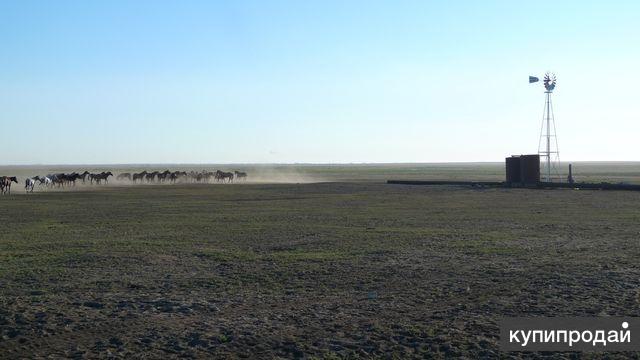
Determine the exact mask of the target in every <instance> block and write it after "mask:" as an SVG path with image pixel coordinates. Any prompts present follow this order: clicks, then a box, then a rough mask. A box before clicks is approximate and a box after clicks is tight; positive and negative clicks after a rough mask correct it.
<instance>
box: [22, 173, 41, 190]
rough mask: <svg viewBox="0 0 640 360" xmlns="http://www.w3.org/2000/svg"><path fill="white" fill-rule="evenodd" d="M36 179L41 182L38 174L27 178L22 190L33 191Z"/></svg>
mask: <svg viewBox="0 0 640 360" xmlns="http://www.w3.org/2000/svg"><path fill="white" fill-rule="evenodd" d="M36 181H37V182H40V183H42V182H41V181H40V177H39V176H36V177H34V178H27V179H26V180H25V181H24V190H25V192H33V188H34V187H35V186H36Z"/></svg>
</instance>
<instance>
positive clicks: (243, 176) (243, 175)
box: [234, 170, 247, 181]
mask: <svg viewBox="0 0 640 360" xmlns="http://www.w3.org/2000/svg"><path fill="white" fill-rule="evenodd" d="M234 174H236V179H242V180H244V181H247V173H246V172H242V171H237V170H236V171H234Z"/></svg>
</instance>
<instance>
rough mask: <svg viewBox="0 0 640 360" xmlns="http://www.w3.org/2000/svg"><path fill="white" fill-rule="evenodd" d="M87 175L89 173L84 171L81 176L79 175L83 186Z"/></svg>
mask: <svg viewBox="0 0 640 360" xmlns="http://www.w3.org/2000/svg"><path fill="white" fill-rule="evenodd" d="M89 175H91V173H90V172H88V171H86V170H85V171H84V172H83V173H82V174H80V178H81V179H82V183H83V184H84V183H85V181H86V180H87V176H89Z"/></svg>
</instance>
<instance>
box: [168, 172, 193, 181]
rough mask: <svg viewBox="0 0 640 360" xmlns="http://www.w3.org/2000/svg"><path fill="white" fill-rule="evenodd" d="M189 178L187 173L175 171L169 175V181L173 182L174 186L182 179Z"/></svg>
mask: <svg viewBox="0 0 640 360" xmlns="http://www.w3.org/2000/svg"><path fill="white" fill-rule="evenodd" d="M187 176H189V175H188V174H187V173H186V172H185V171H174V172H172V173H171V174H170V175H169V181H171V183H172V184H175V183H176V181H178V180H179V179H180V178H182V177H187Z"/></svg>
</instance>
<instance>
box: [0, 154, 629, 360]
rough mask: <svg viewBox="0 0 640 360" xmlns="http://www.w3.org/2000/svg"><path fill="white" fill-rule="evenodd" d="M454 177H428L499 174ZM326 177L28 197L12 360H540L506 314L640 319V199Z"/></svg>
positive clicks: (4, 267)
mask: <svg viewBox="0 0 640 360" xmlns="http://www.w3.org/2000/svg"><path fill="white" fill-rule="evenodd" d="M407 166H408V165H407ZM345 168H348V167H345ZM637 168H638V166H637V165H635V167H630V168H625V169H623V170H620V171H619V173H618V174H622V175H617V176H618V177H617V179H623V180H620V181H629V182H634V180H637V178H636V177H635V175H634V174H636V173H637ZM455 169H458V167H455V166H454V170H451V169H449V170H446V171H445V170H442V169H440V170H439V171H441V173H440V174H431V173H429V170H425V169H424V168H420V169H419V170H417V172H422V175H421V176H423V177H424V174H425V173H429V174H430V175H429V177H430V178H432V179H433V178H442V177H449V178H454V179H459V178H460V177H464V176H467V177H474V178H480V179H487V180H490V179H494V178H496V177H501V176H502V173H501V172H500V171H501V168H498V167H497V165H486V167H480V168H476V169H475V170H473V169H472V170H468V169H467V170H464V169H463V170H455ZM4 170H6V169H3V171H4ZM28 170H29V171H32V170H33V169H28ZM321 170H322V169H313V171H311V173H312V174H309V171H306V172H304V171H301V170H297V171H296V172H294V171H292V173H298V174H300V173H303V175H304V176H301V177H300V180H303V179H315V178H321V177H322V176H320V175H323V176H324V177H325V179H324V180H325V181H329V180H336V181H335V182H321V183H314V182H308V181H299V183H279V184H278V183H252V184H234V185H224V186H223V185H204V184H181V185H175V186H160V185H157V186H155V185H148V186H136V187H128V186H113V187H100V188H97V187H93V188H92V187H79V189H78V190H80V189H81V190H82V191H52V192H45V191H38V189H36V192H35V193H34V194H29V195H25V194H22V192H23V191H20V190H22V189H20V187H16V189H14V195H11V196H5V197H0V206H2V211H1V212H0V289H1V292H0V355H1V356H0V357H1V358H33V357H47V356H52V357H55V358H57V357H76V358H84V357H89V358H95V357H101V358H104V357H112V356H116V357H123V358H132V357H134V358H136V357H144V356H146V357H148V358H171V357H201V358H208V357H217V358H235V357H246V358H257V357H260V358H271V357H283V358H300V357H307V358H313V357H317V358H371V357H385V358H387V357H396V358H407V357H435V358H439V357H458V356H467V357H469V358H478V357H496V356H500V355H502V356H513V357H530V356H532V355H535V354H527V353H509V354H500V353H499V349H498V345H497V341H498V327H497V321H498V319H499V318H500V317H502V316H519V315H523V316H562V315H576V316H580V315H584V316H607V315H617V316H640V303H639V300H640V292H639V291H640V282H639V281H638V279H639V278H640V266H639V265H638V264H639V261H638V259H640V242H639V241H638V239H640V193H637V192H619V191H608V192H607V191H582V190H581V191H577V190H526V189H471V188H464V187H444V186H443V187H424V186H400V185H387V184H384V183H382V182H381V180H382V179H383V177H384V178H390V177H395V178H412V177H411V176H413V175H411V170H410V168H406V167H401V168H400V169H395V170H394V169H393V168H391V169H389V168H385V169H378V168H376V169H373V170H371V169H368V171H369V172H370V173H369V174H368V175H367V173H366V171H365V170H367V169H365V170H362V169H361V168H357V167H356V168H348V169H346V170H345V169H342V170H340V169H338V170H336V169H332V168H327V169H325V171H324V173H323V172H322V171H321ZM21 171H25V172H26V171H27V170H24V169H22V170H21ZM40 171H42V172H45V171H46V170H44V169H41V170H40ZM348 171H350V172H348ZM394 171H395V173H394ZM447 171H449V172H447ZM450 171H453V172H454V173H456V174H458V175H457V176H458V177H456V175H452V173H451V172H450ZM456 171H458V172H456ZM276 172H278V171H276ZM319 174H320V175H319ZM394 174H395V175H397V176H393V175H394ZM465 174H466V175H465ZM590 174H591V175H589V176H591V177H593V178H597V177H598V176H599V175H598V171H592V172H591V173H590ZM3 175H9V174H3ZM18 175H19V174H18ZM34 175H35V173H34ZM585 176H586V175H585ZM339 180H340V181H339ZM265 182H268V181H267V179H266V177H265ZM538 355H544V354H538ZM548 355H550V356H554V357H574V356H575V354H548ZM613 355H614V356H615V355H616V354H613ZM626 355H629V354H618V355H617V356H620V357H622V356H626ZM589 356H591V357H596V358H597V357H599V355H598V354H591V355H589Z"/></svg>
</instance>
